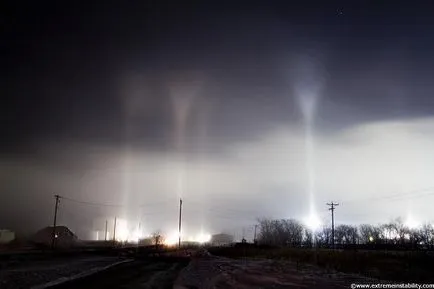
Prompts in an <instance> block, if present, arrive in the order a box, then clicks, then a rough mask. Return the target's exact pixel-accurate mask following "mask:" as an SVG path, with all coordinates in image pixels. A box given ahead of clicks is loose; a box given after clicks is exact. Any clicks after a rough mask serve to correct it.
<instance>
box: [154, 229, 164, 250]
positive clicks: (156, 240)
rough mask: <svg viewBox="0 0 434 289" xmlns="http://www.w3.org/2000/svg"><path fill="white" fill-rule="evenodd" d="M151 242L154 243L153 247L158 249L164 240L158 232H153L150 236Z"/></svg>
mask: <svg viewBox="0 0 434 289" xmlns="http://www.w3.org/2000/svg"><path fill="white" fill-rule="evenodd" d="M152 242H153V243H154V245H155V247H159V246H161V245H162V244H163V242H164V238H163V235H162V234H161V233H160V231H155V232H154V233H153V234H152Z"/></svg>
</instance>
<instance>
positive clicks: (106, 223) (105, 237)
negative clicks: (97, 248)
mask: <svg viewBox="0 0 434 289" xmlns="http://www.w3.org/2000/svg"><path fill="white" fill-rule="evenodd" d="M107 225H108V221H107V220H105V235H104V241H107Z"/></svg>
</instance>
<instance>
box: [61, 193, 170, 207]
mask: <svg viewBox="0 0 434 289" xmlns="http://www.w3.org/2000/svg"><path fill="white" fill-rule="evenodd" d="M60 198H62V199H64V200H67V201H70V202H74V203H78V204H83V205H89V206H99V207H114V208H122V207H131V206H129V205H121V204H107V203H97V202H90V201H82V200H77V199H73V198H69V197H63V196H60ZM169 202H170V201H161V202H154V203H146V204H142V205H139V206H137V207H139V208H144V207H151V206H157V205H161V204H167V203H169Z"/></svg>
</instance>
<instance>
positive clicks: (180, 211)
mask: <svg viewBox="0 0 434 289" xmlns="http://www.w3.org/2000/svg"><path fill="white" fill-rule="evenodd" d="M181 221H182V199H179V226H178V234H179V240H178V248H179V249H181Z"/></svg>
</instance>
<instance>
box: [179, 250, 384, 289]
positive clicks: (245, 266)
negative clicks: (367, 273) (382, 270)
mask: <svg viewBox="0 0 434 289" xmlns="http://www.w3.org/2000/svg"><path fill="white" fill-rule="evenodd" d="M368 282H369V283H371V282H372V283H377V282H378V280H372V279H368V278H365V277H360V276H356V275H350V274H343V273H336V272H327V271H325V270H321V269H319V268H316V267H313V266H308V265H297V264H296V263H292V262H288V261H278V260H264V259H263V260H259V259H243V260H234V259H228V258H222V257H215V256H208V257H200V258H194V259H193V261H192V262H191V263H190V264H189V265H188V266H187V267H186V268H184V269H183V270H182V271H181V273H180V274H179V276H178V278H177V280H176V281H175V285H174V288H175V289H185V288H189V289H191V288H197V289H211V288H213V289H231V288H237V289H252V288H349V287H350V285H351V284H352V283H368Z"/></svg>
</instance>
